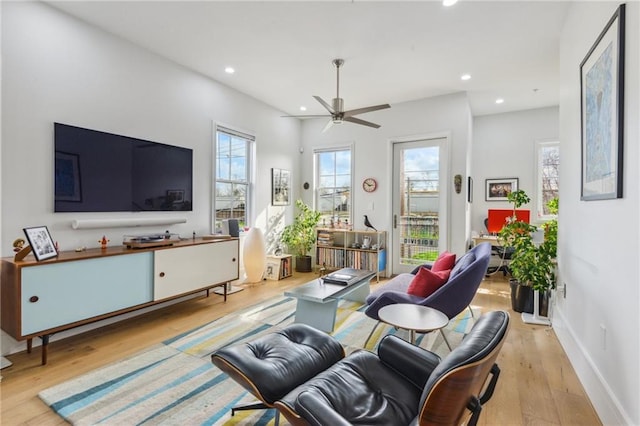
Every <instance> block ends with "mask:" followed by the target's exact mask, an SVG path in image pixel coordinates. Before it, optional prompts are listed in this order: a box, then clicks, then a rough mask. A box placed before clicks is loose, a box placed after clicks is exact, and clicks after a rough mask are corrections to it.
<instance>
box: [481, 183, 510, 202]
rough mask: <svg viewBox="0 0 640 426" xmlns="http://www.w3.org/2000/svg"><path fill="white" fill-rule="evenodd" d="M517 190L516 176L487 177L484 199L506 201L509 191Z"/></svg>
mask: <svg viewBox="0 0 640 426" xmlns="http://www.w3.org/2000/svg"><path fill="white" fill-rule="evenodd" d="M517 190H518V178H502V179H487V180H486V188H485V200H486V201H507V195H509V193H510V192H513V191H517Z"/></svg>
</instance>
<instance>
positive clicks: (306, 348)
mask: <svg viewBox="0 0 640 426" xmlns="http://www.w3.org/2000/svg"><path fill="white" fill-rule="evenodd" d="M342 358H344V349H343V347H342V345H340V343H338V342H337V341H336V340H335V339H334V338H333V337H331V336H329V335H328V334H326V333H324V332H322V331H319V330H316V329H315V328H313V327H310V326H308V325H305V324H292V325H290V326H288V327H286V328H284V329H282V330H280V331H277V332H274V333H270V334H266V335H264V336H261V337H259V338H257V339H255V340H253V341H250V342H245V343H240V344H237V345H232V346H227V347H224V348H222V349H219V350H218V351H216V352H214V353H213V354H212V355H211V362H213V363H214V364H215V365H216V366H217V367H218V368H220V369H221V370H222V371H224V372H225V373H227V374H228V375H229V376H230V377H231V378H232V379H233V380H234V381H236V382H237V383H239V384H240V385H242V386H243V387H244V388H245V389H247V390H248V391H249V392H251V393H252V394H253V395H254V396H255V397H256V398H258V399H259V400H260V401H261V402H260V403H256V404H251V405H247V406H241V407H234V408H233V409H232V410H231V415H233V414H234V413H235V411H237V410H247V409H260V408H263V409H264V408H273V404H274V402H276V401H277V400H279V399H281V398H282V397H283V396H285V395H286V394H288V393H289V392H290V391H291V390H293V389H294V388H296V387H297V386H299V385H301V384H302V383H304V382H306V381H307V380H309V379H311V378H312V377H314V376H315V375H317V374H318V373H320V372H321V371H324V370H326V369H327V368H329V367H330V366H332V365H333V364H335V363H336V362H338V361H339V360H341V359H342ZM278 419H279V412H276V424H278Z"/></svg>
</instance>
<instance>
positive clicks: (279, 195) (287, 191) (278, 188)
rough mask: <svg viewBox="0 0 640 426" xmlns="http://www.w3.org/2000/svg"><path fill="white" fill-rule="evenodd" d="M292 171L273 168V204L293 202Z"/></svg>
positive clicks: (279, 204)
mask: <svg viewBox="0 0 640 426" xmlns="http://www.w3.org/2000/svg"><path fill="white" fill-rule="evenodd" d="M290 197H291V172H290V171H289V170H284V169H271V204H272V205H274V206H288V205H289V204H291V198H290Z"/></svg>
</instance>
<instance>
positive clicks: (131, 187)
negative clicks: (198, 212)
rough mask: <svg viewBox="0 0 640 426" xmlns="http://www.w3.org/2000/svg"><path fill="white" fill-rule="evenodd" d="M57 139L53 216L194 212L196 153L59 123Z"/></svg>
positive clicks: (56, 124)
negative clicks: (193, 194) (57, 213)
mask: <svg viewBox="0 0 640 426" xmlns="http://www.w3.org/2000/svg"><path fill="white" fill-rule="evenodd" d="M54 134H55V136H54V140H55V197H54V198H55V207H54V211H56V212H131V211H133V212H137V211H174V210H182V211H191V210H192V209H193V201H192V183H193V150H191V149H188V148H182V147H178V146H173V145H167V144H163V143H158V142H151V141H147V140H142V139H136V138H132V137H128V136H120V135H114V134H111V133H106V132H101V131H97V130H89V129H83V128H81V127H75V126H70V125H67V124H61V123H55V124H54Z"/></svg>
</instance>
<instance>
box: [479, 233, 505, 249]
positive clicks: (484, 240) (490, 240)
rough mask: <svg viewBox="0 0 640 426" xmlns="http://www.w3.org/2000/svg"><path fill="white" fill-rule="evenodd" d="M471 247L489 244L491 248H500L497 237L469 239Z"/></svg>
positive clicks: (483, 236) (488, 236)
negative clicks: (471, 242) (471, 243)
mask: <svg viewBox="0 0 640 426" xmlns="http://www.w3.org/2000/svg"><path fill="white" fill-rule="evenodd" d="M471 239H472V240H473V245H474V246H477V245H478V244H480V243H489V244H491V245H492V246H501V245H502V244H501V243H500V240H499V239H498V236H497V235H480V236H478V237H471Z"/></svg>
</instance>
